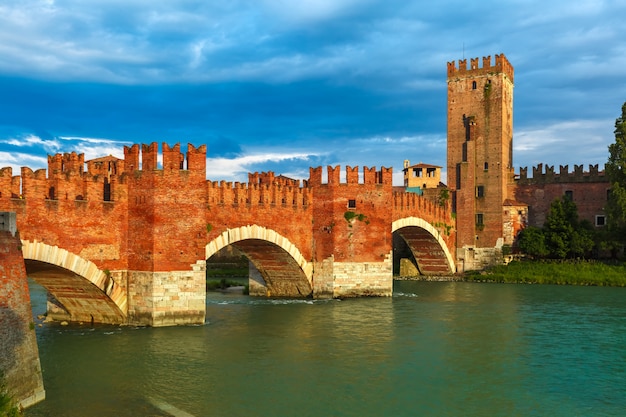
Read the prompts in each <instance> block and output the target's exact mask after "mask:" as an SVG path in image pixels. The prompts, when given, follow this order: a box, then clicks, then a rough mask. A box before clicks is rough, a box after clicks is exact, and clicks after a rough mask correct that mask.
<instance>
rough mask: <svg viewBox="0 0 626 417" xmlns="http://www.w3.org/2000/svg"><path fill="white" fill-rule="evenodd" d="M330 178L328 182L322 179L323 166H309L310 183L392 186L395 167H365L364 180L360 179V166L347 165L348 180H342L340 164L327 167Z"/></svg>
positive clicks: (316, 184) (314, 184)
mask: <svg viewBox="0 0 626 417" xmlns="http://www.w3.org/2000/svg"><path fill="white" fill-rule="evenodd" d="M326 170H327V173H328V180H327V182H326V183H324V182H323V179H322V167H316V168H309V181H308V185H309V186H311V187H313V186H320V185H331V186H332V185H339V184H351V185H354V184H361V185H374V184H377V185H385V186H391V185H392V179H393V168H385V167H381V168H380V170H379V171H377V170H376V168H375V167H371V168H368V167H363V181H362V182H360V181H359V167H358V166H357V167H350V166H346V181H345V182H344V183H342V182H341V168H340V167H339V165H337V166H335V167H332V166H327V167H326Z"/></svg>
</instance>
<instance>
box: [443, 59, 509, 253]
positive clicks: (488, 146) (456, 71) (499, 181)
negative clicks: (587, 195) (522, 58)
mask: <svg viewBox="0 0 626 417" xmlns="http://www.w3.org/2000/svg"><path fill="white" fill-rule="evenodd" d="M447 163H448V187H449V189H450V190H451V194H452V202H453V211H454V212H456V221H457V248H459V249H461V250H463V248H495V247H497V246H498V245H502V242H503V237H504V234H505V231H504V230H503V214H504V211H505V210H504V208H503V207H504V205H505V204H506V203H507V200H508V199H509V195H508V194H509V191H508V190H510V189H512V184H513V175H514V171H513V66H512V65H511V64H510V63H509V61H508V60H507V59H506V57H505V56H504V54H501V55H496V57H495V65H493V64H492V61H491V56H487V57H484V58H483V60H482V67H480V66H479V61H478V58H474V59H471V60H470V68H469V69H468V68H467V60H465V59H463V60H459V65H458V68H457V67H456V66H455V63H454V62H449V63H448V161H447ZM508 201H510V200H508Z"/></svg>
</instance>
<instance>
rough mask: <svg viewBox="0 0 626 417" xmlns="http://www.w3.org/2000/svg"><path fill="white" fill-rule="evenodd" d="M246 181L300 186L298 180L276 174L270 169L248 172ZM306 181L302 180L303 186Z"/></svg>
mask: <svg viewBox="0 0 626 417" xmlns="http://www.w3.org/2000/svg"><path fill="white" fill-rule="evenodd" d="M248 182H249V183H250V184H280V185H284V186H290V187H300V180H294V179H293V178H289V177H285V176H284V175H279V176H276V174H274V172H272V171H268V172H261V173H259V172H254V173H248ZM306 183H307V182H306V181H304V184H305V187H306Z"/></svg>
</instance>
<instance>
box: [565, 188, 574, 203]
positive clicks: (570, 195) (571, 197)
mask: <svg viewBox="0 0 626 417" xmlns="http://www.w3.org/2000/svg"><path fill="white" fill-rule="evenodd" d="M565 198H567V199H568V200H569V201H573V200H574V192H573V191H572V190H567V191H565Z"/></svg>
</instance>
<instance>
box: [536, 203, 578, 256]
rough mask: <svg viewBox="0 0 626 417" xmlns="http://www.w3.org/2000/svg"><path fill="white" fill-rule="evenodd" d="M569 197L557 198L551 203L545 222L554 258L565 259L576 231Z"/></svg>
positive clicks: (544, 226) (544, 225)
mask: <svg viewBox="0 0 626 417" xmlns="http://www.w3.org/2000/svg"><path fill="white" fill-rule="evenodd" d="M568 202H571V201H570V200H569V199H568V198H566V197H563V198H562V199H560V200H559V199H556V200H554V201H553V202H552V204H550V211H549V212H548V215H547V216H546V221H545V223H544V224H543V233H544V235H545V237H546V245H547V247H548V251H549V252H550V253H549V255H550V257H552V258H559V259H563V258H566V257H567V255H568V253H569V246H570V242H571V239H572V234H573V233H574V228H573V226H572V224H571V219H570V217H571V212H570V206H569V204H568Z"/></svg>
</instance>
